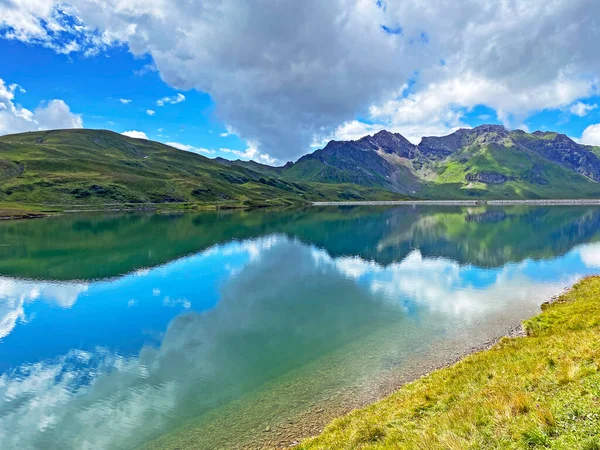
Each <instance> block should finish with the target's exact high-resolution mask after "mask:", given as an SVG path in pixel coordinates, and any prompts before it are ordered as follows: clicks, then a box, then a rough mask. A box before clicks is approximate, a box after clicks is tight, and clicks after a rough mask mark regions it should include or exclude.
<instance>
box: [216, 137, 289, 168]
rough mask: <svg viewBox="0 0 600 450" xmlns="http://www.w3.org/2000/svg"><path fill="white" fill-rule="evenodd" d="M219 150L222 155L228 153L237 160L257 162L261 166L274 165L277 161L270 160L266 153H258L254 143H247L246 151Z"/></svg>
mask: <svg viewBox="0 0 600 450" xmlns="http://www.w3.org/2000/svg"><path fill="white" fill-rule="evenodd" d="M219 150H220V151H221V152H223V153H230V154H232V155H235V156H238V157H239V158H242V159H246V160H253V161H257V162H260V163H262V164H275V163H276V162H277V159H275V158H272V157H271V156H269V155H268V154H266V153H262V152H260V151H259V150H258V146H257V145H256V144H255V143H250V142H249V143H248V147H247V148H246V150H233V149H231V148H220V149H219Z"/></svg>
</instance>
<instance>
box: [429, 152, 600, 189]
mask: <svg viewBox="0 0 600 450" xmlns="http://www.w3.org/2000/svg"><path fill="white" fill-rule="evenodd" d="M437 170H438V173H439V175H438V177H437V179H436V180H435V182H434V184H433V185H432V186H430V187H429V188H428V189H426V191H425V192H426V194H425V195H427V196H430V197H435V198H441V197H445V196H448V193H450V192H452V193H453V195H454V196H455V198H468V197H484V198H499V199H502V198H585V197H598V196H600V185H598V183H594V182H593V181H591V180H589V179H587V178H585V177H583V176H582V175H579V174H577V173H575V172H573V171H571V170H568V169H566V168H564V167H561V166H559V165H558V164H555V163H553V162H551V161H548V160H546V159H544V158H543V157H541V156H539V155H536V154H535V153H533V152H529V151H527V150H524V149H523V148H518V147H516V146H510V145H507V146H500V145H495V144H491V145H484V146H471V147H466V148H465V149H463V150H461V151H460V152H458V153H457V154H456V155H454V156H452V157H451V158H450V159H449V160H447V161H445V162H444V163H443V164H440V165H439V166H438V168H437ZM486 171H487V172H500V173H502V174H504V175H506V176H508V177H509V178H510V179H509V180H508V181H506V182H505V183H503V184H499V185H493V184H488V185H485V184H483V183H478V182H473V183H469V182H468V181H466V179H465V177H466V176H467V174H470V173H477V172H486ZM536 175H537V176H536ZM539 179H545V180H547V183H546V184H543V183H540V182H539Z"/></svg>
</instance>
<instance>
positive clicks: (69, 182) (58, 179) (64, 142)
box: [0, 130, 403, 209]
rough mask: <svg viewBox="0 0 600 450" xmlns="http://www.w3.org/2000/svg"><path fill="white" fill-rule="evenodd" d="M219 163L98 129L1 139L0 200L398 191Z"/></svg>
mask: <svg viewBox="0 0 600 450" xmlns="http://www.w3.org/2000/svg"><path fill="white" fill-rule="evenodd" d="M248 167H254V166H253V165H251V164H247V165H239V164H232V165H225V164H221V163H219V162H218V161H214V160H211V159H208V158H205V157H204V156H201V155H197V154H194V153H190V152H185V151H181V150H177V149H174V148H173V147H169V146H167V145H163V144H160V143H158V142H153V141H148V140H143V139H132V138H128V137H126V136H122V135H120V134H117V133H113V132H110V131H103V130H58V131H41V132H33V133H23V134H18V135H8V136H2V137H0V202H1V203H5V204H7V203H10V204H17V203H19V204H28V205H44V206H45V207H49V206H51V207H61V206H68V207H76V208H81V207H90V206H94V207H97V208H98V207H100V208H103V207H106V205H115V204H120V205H122V204H142V203H157V204H186V203H187V204H189V205H192V207H191V208H192V209H202V208H204V207H207V206H223V207H240V206H287V205H293V204H300V203H307V202H310V201H316V200H348V199H360V200H377V199H381V200H387V199H401V198H403V197H401V196H399V195H397V194H393V193H389V192H386V191H383V190H381V189H373V188H370V187H365V186H356V185H348V184H341V185H323V184H316V183H307V182H296V181H290V180H283V179H280V178H278V177H276V176H271V175H269V174H268V173H267V172H265V171H264V170H263V168H261V167H260V166H258V165H257V167H258V169H260V170H261V172H259V171H255V170H251V169H249V168H248Z"/></svg>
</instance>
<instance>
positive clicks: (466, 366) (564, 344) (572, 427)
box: [298, 277, 600, 450]
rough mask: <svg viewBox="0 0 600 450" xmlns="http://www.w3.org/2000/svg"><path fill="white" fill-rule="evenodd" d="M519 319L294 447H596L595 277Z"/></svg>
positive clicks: (599, 392)
mask: <svg viewBox="0 0 600 450" xmlns="http://www.w3.org/2000/svg"><path fill="white" fill-rule="evenodd" d="M524 325H525V329H526V331H527V337H525V338H513V339H508V338H505V339H503V340H501V341H500V343H498V344H497V345H496V346H494V347H493V348H492V349H490V350H488V351H484V352H480V353H477V354H474V355H472V356H470V357H468V358H466V359H464V360H462V361H461V362H460V363H458V364H456V365H454V366H451V367H448V368H446V369H442V370H439V371H436V372H434V373H432V374H430V375H428V376H426V377H424V378H422V379H420V380H418V381H416V382H414V383H411V384H409V385H406V386H405V387H403V388H402V389H400V390H399V391H397V392H396V393H394V394H393V395H391V396H390V397H388V398H386V399H384V400H382V401H380V402H378V403H375V404H373V405H371V406H369V407H367V408H364V409H361V410H357V411H355V412H353V413H351V414H349V415H348V416H346V417H342V418H340V419H337V420H336V421H334V422H333V423H332V424H330V425H329V426H328V427H327V428H326V429H325V430H324V432H323V433H322V434H321V435H320V436H319V437H316V438H314V439H311V440H307V441H305V442H303V443H302V444H301V445H300V446H299V447H298V448H301V449H366V448H378V449H387V448H390V449H391V448H394V449H398V448H400V449H423V450H429V449H431V450H434V449H436V450H437V449H452V450H454V449H456V450H462V449H528V448H552V449H565V450H567V449H569V450H570V449H585V450H595V449H600V277H593V278H588V279H586V280H583V281H581V282H580V283H578V284H577V285H575V286H574V287H573V289H572V290H570V291H569V292H568V293H566V294H564V295H563V296H561V297H560V298H559V299H558V300H557V301H556V302H555V303H553V304H551V305H546V306H545V307H544V308H543V312H542V314H540V315H539V316H536V317H534V318H533V319H530V320H528V321H527V322H525V324H524Z"/></svg>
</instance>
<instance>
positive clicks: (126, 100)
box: [119, 98, 131, 105]
mask: <svg viewBox="0 0 600 450" xmlns="http://www.w3.org/2000/svg"><path fill="white" fill-rule="evenodd" d="M119 101H120V102H121V103H123V104H124V105H128V104H130V103H131V100H130V99H128V98H120V99H119Z"/></svg>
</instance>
